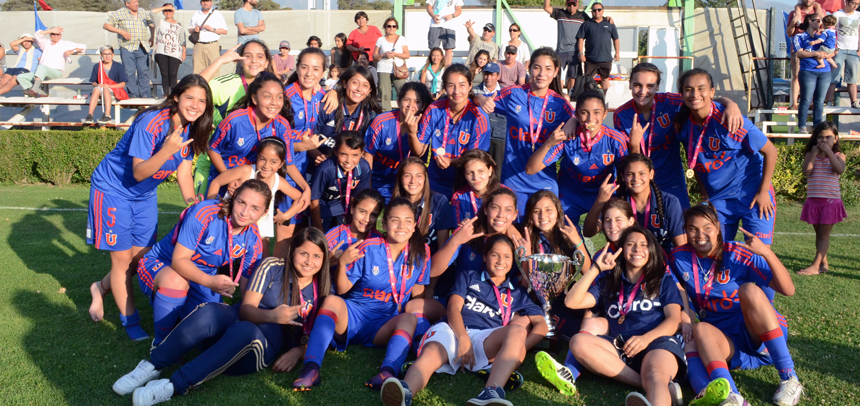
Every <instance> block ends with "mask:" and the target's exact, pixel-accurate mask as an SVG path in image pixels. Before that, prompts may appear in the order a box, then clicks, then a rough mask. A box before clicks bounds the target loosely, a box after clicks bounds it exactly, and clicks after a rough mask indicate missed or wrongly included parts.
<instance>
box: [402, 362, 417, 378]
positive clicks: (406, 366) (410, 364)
mask: <svg viewBox="0 0 860 406" xmlns="http://www.w3.org/2000/svg"><path fill="white" fill-rule="evenodd" d="M414 363H415V361H407V362H404V363H403V365H401V366H400V376H406V372H407V371H409V367H411V366H412V364H414Z"/></svg>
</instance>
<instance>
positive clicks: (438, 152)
mask: <svg viewBox="0 0 860 406" xmlns="http://www.w3.org/2000/svg"><path fill="white" fill-rule="evenodd" d="M436 155H439V156H445V147H439V148H436Z"/></svg>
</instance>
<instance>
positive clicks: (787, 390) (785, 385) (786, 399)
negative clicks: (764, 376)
mask: <svg viewBox="0 0 860 406" xmlns="http://www.w3.org/2000/svg"><path fill="white" fill-rule="evenodd" d="M802 395H803V385H801V384H800V381H799V380H798V379H797V377H796V376H792V377H791V378H790V379H788V380H787V381H782V382H780V383H779V389H777V390H776V393H774V394H773V403H774V404H775V405H779V406H794V405H796V404H798V403H799V402H800V397H801V396H802Z"/></svg>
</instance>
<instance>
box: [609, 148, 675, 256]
mask: <svg viewBox="0 0 860 406" xmlns="http://www.w3.org/2000/svg"><path fill="white" fill-rule="evenodd" d="M636 162H642V163H643V164H645V166H646V167H648V170H650V171H653V170H654V163H653V162H651V158H648V157H647V156H645V155H642V154H630V155H627V156H626V157H624V159H622V160H621V165H620V169H621V172H620V173H621V176H622V179H623V176H624V173H626V172H627V168H628V167H629V166H630V164H633V163H636ZM618 184H619V187H618V196H619V197H621V198H623V199H627V200H629V199H630V198H631V196H630V190H629V189H627V182H625V181H623V180H622V181H621V182H618ZM648 184H649V185H650V188H651V193H652V194H653V195H654V200H656V201H657V216H658V218H659V219H660V230H661V231H663V232H661V233H660V234H661V235H658V236H655V237H657V241H659V242H660V244H663V241H665V240H666V238H667V233H666V231H667V230H666V227H667V226H668V225H667V224H666V209H665V208H664V207H663V192H661V191H660V188H659V187H657V182H654V180H653V179H651V180H649V181H648ZM649 198H650V197H649ZM633 214H634V216H633V218H634V219H635V218H636V216H635V214H636V213H633ZM645 221H646V222H648V221H651V220H650V219H645ZM642 227H645V228H648V225H647V224H642Z"/></svg>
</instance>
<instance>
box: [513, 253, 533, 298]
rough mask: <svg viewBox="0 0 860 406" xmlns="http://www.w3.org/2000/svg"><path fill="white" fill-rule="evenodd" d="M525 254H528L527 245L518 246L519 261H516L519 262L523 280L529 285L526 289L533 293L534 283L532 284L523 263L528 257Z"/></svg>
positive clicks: (518, 265) (518, 266)
mask: <svg viewBox="0 0 860 406" xmlns="http://www.w3.org/2000/svg"><path fill="white" fill-rule="evenodd" d="M525 255H526V247H523V246H522V245H520V246H519V247H517V261H516V262H517V268H519V270H520V275H521V276H522V278H523V280H524V281H526V285H527V287H526V291H527V292H528V293H532V284H531V280H530V279H529V274H528V273H526V271H525V270H524V269H523V265H522V262H523V261H525V259H526V258H525Z"/></svg>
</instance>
